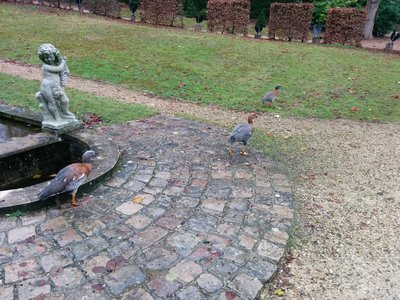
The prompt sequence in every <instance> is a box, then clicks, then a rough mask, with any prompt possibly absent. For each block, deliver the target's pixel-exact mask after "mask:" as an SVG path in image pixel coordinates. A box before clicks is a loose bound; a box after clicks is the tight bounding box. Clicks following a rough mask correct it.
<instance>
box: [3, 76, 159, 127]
mask: <svg viewBox="0 0 400 300" xmlns="http://www.w3.org/2000/svg"><path fill="white" fill-rule="evenodd" d="M39 88H40V83H39V82H38V81H33V80H26V79H21V78H16V77H12V76H9V75H4V74H1V73H0V91H1V92H0V101H1V102H4V103H6V104H12V105H17V106H21V107H26V108H29V109H31V110H36V111H38V110H39V102H38V100H36V98H35V93H36V92H37V91H38V90H39ZM66 93H67V95H68V97H69V98H70V103H71V106H70V110H71V111H72V112H73V113H74V114H75V115H76V117H77V118H82V117H84V115H85V114H89V115H90V114H93V113H95V114H96V115H97V116H98V117H99V118H100V119H101V120H102V122H103V124H104V125H111V124H115V123H120V122H126V121H130V120H138V119H146V118H149V117H151V116H154V115H156V114H157V113H158V112H157V111H156V110H155V109H151V108H147V107H144V106H142V105H139V104H129V103H121V102H119V101H116V100H113V99H110V98H105V97H97V96H93V95H91V94H87V93H83V92H80V91H77V90H73V89H67V90H66Z"/></svg>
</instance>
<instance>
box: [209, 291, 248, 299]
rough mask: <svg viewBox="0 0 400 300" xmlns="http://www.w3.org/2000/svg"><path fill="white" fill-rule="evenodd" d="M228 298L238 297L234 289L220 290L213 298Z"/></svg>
mask: <svg viewBox="0 0 400 300" xmlns="http://www.w3.org/2000/svg"><path fill="white" fill-rule="evenodd" d="M228 299H240V300H242V298H240V296H239V295H238V294H237V292H234V291H222V292H221V293H220V294H219V295H218V297H217V298H216V299H215V300H228Z"/></svg>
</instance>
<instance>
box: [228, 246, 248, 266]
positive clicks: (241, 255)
mask: <svg viewBox="0 0 400 300" xmlns="http://www.w3.org/2000/svg"><path fill="white" fill-rule="evenodd" d="M223 257H224V258H225V259H229V260H232V261H234V262H235V263H237V264H239V265H242V264H243V263H244V262H245V258H246V252H244V251H242V250H240V249H238V248H235V247H227V248H226V249H225V251H224V256H223Z"/></svg>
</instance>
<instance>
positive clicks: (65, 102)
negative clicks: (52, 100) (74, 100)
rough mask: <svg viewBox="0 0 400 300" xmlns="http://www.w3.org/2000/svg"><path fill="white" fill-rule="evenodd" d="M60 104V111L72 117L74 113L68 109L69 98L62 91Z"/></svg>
mask: <svg viewBox="0 0 400 300" xmlns="http://www.w3.org/2000/svg"><path fill="white" fill-rule="evenodd" d="M59 99H60V106H61V111H62V113H63V114H64V115H66V116H67V117H74V118H75V115H74V114H73V113H72V112H70V111H69V110H68V109H69V99H68V97H67V95H66V94H65V93H64V92H63V93H60V98H59Z"/></svg>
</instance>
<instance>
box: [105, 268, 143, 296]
mask: <svg viewBox="0 0 400 300" xmlns="http://www.w3.org/2000/svg"><path fill="white" fill-rule="evenodd" d="M145 280H146V275H145V273H144V272H143V271H142V270H141V269H140V268H139V267H137V266H135V265H130V266H125V267H122V268H120V269H118V270H116V271H115V272H112V273H110V274H109V275H107V276H106V278H105V282H106V284H107V285H108V287H109V289H110V291H111V293H113V294H114V295H116V296H119V295H121V294H122V293H123V292H124V291H125V290H127V289H128V288H132V287H133V286H136V285H139V284H142V283H144V281H145Z"/></svg>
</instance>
